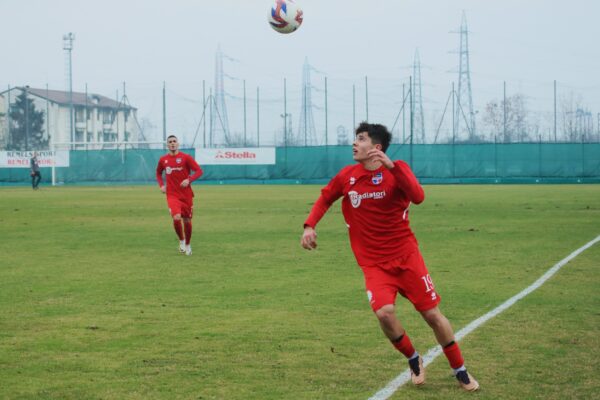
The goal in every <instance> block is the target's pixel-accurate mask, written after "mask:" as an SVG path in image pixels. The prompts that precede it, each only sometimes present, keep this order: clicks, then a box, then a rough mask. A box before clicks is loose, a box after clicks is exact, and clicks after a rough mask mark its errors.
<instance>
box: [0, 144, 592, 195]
mask: <svg viewBox="0 0 600 400" xmlns="http://www.w3.org/2000/svg"><path fill="white" fill-rule="evenodd" d="M183 151H185V152H186V153H189V154H191V155H194V149H183ZM164 154H165V151H164V150H150V149H127V150H72V151H70V163H69V167H60V168H56V169H55V178H56V179H55V180H56V182H57V183H58V184H134V183H154V182H155V178H154V176H155V168H156V164H157V162H158V159H159V158H160V157H161V156H162V155H164ZM388 155H389V156H390V157H391V158H392V159H402V160H405V161H406V162H408V163H409V164H411V166H412V168H413V170H414V171H415V173H416V175H417V177H419V178H420V179H421V181H422V182H424V183H496V182H497V183H515V182H593V183H600V143H515V144H493V143H491V144H460V145H443V144H442V145H413V146H408V145H404V146H400V145H391V146H390V148H389V149H388ZM351 163H353V160H352V150H351V147H350V146H321V147H280V148H277V149H276V163H275V164H274V165H219V166H215V165H206V166H203V169H204V172H205V173H204V176H203V178H202V180H203V181H207V182H218V183H278V182H279V183H320V182H322V181H325V180H328V179H330V178H331V177H332V176H333V175H335V174H336V173H337V172H338V171H339V170H340V169H341V168H342V167H343V166H345V165H347V164H351ZM41 172H42V176H43V182H45V183H48V182H50V180H51V169H50V168H42V171H41ZM27 182H29V170H28V169H27V168H0V184H4V185H6V184H9V185H10V184H19V183H21V184H24V183H27Z"/></svg>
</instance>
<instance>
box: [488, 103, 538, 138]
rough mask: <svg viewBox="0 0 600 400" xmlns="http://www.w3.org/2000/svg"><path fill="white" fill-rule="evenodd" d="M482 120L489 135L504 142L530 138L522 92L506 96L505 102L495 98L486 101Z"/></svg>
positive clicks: (527, 115) (527, 116) (527, 111)
mask: <svg viewBox="0 0 600 400" xmlns="http://www.w3.org/2000/svg"><path fill="white" fill-rule="evenodd" d="M505 109H506V111H505ZM483 122H484V124H485V125H486V126H487V127H488V130H489V132H490V135H491V136H492V137H499V138H501V141H502V142H504V143H510V142H517V141H518V142H525V141H528V140H530V138H531V133H532V132H530V126H529V110H528V109H527V102H526V97H525V95H523V94H522V93H516V94H514V95H512V96H510V97H508V98H507V99H506V103H505V102H504V101H498V100H495V99H494V100H492V101H490V102H488V103H487V104H486V106H485V114H484V115H483ZM538 129H539V125H538Z"/></svg>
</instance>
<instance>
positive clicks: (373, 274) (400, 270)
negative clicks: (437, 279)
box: [361, 251, 441, 311]
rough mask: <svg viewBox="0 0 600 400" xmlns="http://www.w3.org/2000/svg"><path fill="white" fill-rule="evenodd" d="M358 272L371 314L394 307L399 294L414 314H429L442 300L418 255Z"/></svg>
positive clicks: (411, 254) (411, 255)
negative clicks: (410, 304) (424, 312)
mask: <svg viewBox="0 0 600 400" xmlns="http://www.w3.org/2000/svg"><path fill="white" fill-rule="evenodd" d="M361 268H362V270H363V274H364V276H365V286H366V288H367V296H368V298H369V303H370V304H371V308H372V309H373V311H377V310H379V309H380V308H381V307H383V306H385V305H388V304H395V303H396V295H397V294H398V293H400V294H401V295H402V296H404V297H406V298H407V299H408V300H410V302H411V303H412V304H413V306H414V307H415V309H416V310H417V311H427V310H430V309H432V308H434V307H435V306H437V305H438V304H439V302H440V300H441V297H440V295H439V294H437V292H436V291H435V288H434V286H433V281H432V280H431V276H429V273H428V272H427V267H426V266H425V262H424V261H423V257H422V256H421V252H419V251H414V252H412V253H410V254H408V255H407V256H403V257H400V258H397V259H395V260H392V261H388V262H385V263H381V264H377V265H374V266H369V267H361Z"/></svg>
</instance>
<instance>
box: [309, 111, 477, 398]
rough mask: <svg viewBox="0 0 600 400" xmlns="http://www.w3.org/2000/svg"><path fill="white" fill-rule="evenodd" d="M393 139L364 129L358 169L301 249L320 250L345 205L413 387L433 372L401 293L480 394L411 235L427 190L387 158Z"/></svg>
mask: <svg viewBox="0 0 600 400" xmlns="http://www.w3.org/2000/svg"><path fill="white" fill-rule="evenodd" d="M391 138H392V135H391V134H390V133H389V131H388V130H387V128H386V127H385V126H383V125H379V124H368V123H366V122H363V123H361V124H360V125H359V127H358V128H357V129H356V138H355V140H354V143H353V145H352V150H353V153H354V160H355V161H357V162H358V164H354V165H349V166H347V167H345V168H343V169H342V170H341V171H340V172H339V173H338V174H337V175H336V176H334V177H333V179H331V181H330V182H329V183H328V184H327V186H325V187H324V188H323V189H322V190H321V196H320V197H319V199H318V200H317V201H316V202H315V204H314V206H313V207H312V210H311V212H310V215H309V216H308V218H307V219H306V222H305V223H304V233H303V235H302V239H301V245H302V247H304V248H305V249H307V250H311V249H314V248H316V247H317V242H316V239H317V233H316V231H315V226H316V225H317V223H318V222H319V221H320V220H321V218H322V217H323V215H324V214H325V213H326V212H327V210H328V209H329V207H330V206H331V205H332V204H333V203H334V202H335V201H336V200H337V199H339V198H340V197H342V198H343V199H342V213H343V215H344V219H345V220H346V225H347V226H348V232H349V235H350V245H351V247H352V251H353V252H354V256H355V257H356V260H357V262H358V265H359V266H360V268H361V269H362V271H363V274H364V278H365V286H366V290H367V296H368V299H369V302H370V304H371V308H372V309H373V312H374V313H375V315H376V316H377V319H378V320H379V324H380V326H381V329H382V330H383V333H384V334H385V335H386V336H387V337H388V339H389V340H390V341H391V342H392V345H393V346H394V347H395V348H396V349H397V350H398V351H400V352H401V353H402V354H404V356H406V358H407V359H408V364H409V367H410V370H411V379H412V382H413V383H414V384H415V385H422V384H424V383H425V370H424V368H423V360H422V357H421V356H420V355H419V353H418V352H417V351H415V349H414V347H413V345H412V343H411V341H410V339H409V337H408V335H407V333H406V331H405V330H404V328H403V326H402V325H401V323H400V321H399V320H398V318H397V317H396V313H395V302H396V296H397V294H398V293H400V294H401V295H402V296H404V297H406V298H407V299H408V300H409V301H410V302H411V303H412V304H413V306H414V307H415V309H416V310H417V311H418V312H419V313H421V315H422V316H423V319H425V321H426V322H427V324H428V325H429V326H430V327H431V329H432V330H433V332H434V334H435V337H436V339H437V341H438V343H439V344H440V345H441V346H442V349H443V351H444V354H445V355H446V357H447V358H448V362H449V363H450V367H451V368H452V369H453V372H454V375H455V376H456V379H457V380H458V382H459V384H460V386H461V387H462V388H464V389H465V390H468V391H474V390H477V389H478V388H479V384H478V383H477V381H476V380H475V379H474V378H473V376H471V374H469V373H468V372H467V369H466V368H465V365H464V360H463V357H462V355H461V351H460V348H459V347H458V343H456V341H455V339H454V332H453V330H452V326H451V325H450V322H449V321H448V319H446V317H445V316H444V315H443V314H442V313H441V311H440V309H439V308H438V304H439V302H440V300H441V298H440V295H439V294H438V293H437V292H436V291H435V287H434V285H433V281H432V279H431V276H430V275H429V273H428V272H427V268H426V266H425V263H424V261H423V258H422V257H421V253H420V251H419V247H418V244H417V240H416V238H415V236H414V235H413V232H412V231H411V229H410V227H409V223H408V209H409V206H410V203H414V204H419V203H421V202H422V201H423V200H424V198H425V195H424V192H423V188H422V187H421V185H420V184H419V182H418V181H417V178H416V177H415V175H414V174H413V172H412V170H411V169H410V167H409V166H408V164H406V163H405V162H403V161H392V160H390V158H389V157H388V156H387V155H386V154H385V151H386V150H387V148H388V146H389V144H390V141H391Z"/></svg>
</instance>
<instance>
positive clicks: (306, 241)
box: [300, 226, 317, 250]
mask: <svg viewBox="0 0 600 400" xmlns="http://www.w3.org/2000/svg"><path fill="white" fill-rule="evenodd" d="M300 244H301V245H302V247H304V248H305V249H306V250H313V249H316V248H317V232H315V230H314V229H313V228H311V227H310V226H307V227H306V228H304V233H303V234H302V238H301V239H300Z"/></svg>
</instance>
